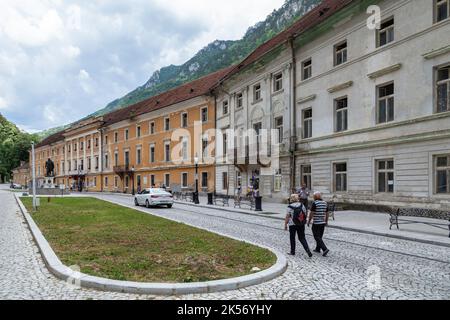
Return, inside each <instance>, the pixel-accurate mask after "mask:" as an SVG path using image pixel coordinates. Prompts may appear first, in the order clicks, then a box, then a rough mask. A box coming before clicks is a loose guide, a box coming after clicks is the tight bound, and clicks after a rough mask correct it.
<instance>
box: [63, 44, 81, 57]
mask: <svg viewBox="0 0 450 320" xmlns="http://www.w3.org/2000/svg"><path fill="white" fill-rule="evenodd" d="M62 51H63V53H64V55H65V56H66V57H67V58H69V59H74V58H77V57H78V56H79V55H80V53H81V50H80V48H78V47H75V46H72V45H70V46H68V47H64V48H63V49H62Z"/></svg>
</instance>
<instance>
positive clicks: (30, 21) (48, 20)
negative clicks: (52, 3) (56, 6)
mask: <svg viewBox="0 0 450 320" xmlns="http://www.w3.org/2000/svg"><path fill="white" fill-rule="evenodd" d="M3 16H4V17H5V18H4V20H3V23H2V25H3V27H2V29H3V32H4V33H5V34H6V36H8V37H9V38H10V39H11V40H12V41H14V42H15V43H18V44H20V45H24V46H30V47H35V46H42V45H45V44H47V43H48V42H50V41H52V40H54V39H60V38H61V37H62V27H63V23H62V20H61V18H60V17H59V15H58V13H57V12H56V10H53V9H50V10H48V11H47V12H45V13H44V14H43V15H41V16H38V15H36V16H28V17H27V16H25V15H24V14H23V13H22V12H20V11H19V10H17V9H16V8H14V7H8V6H7V7H6V8H5V12H4V13H3Z"/></svg>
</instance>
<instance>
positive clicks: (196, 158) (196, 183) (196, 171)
mask: <svg viewBox="0 0 450 320" xmlns="http://www.w3.org/2000/svg"><path fill="white" fill-rule="evenodd" d="M194 163H195V192H194V203H195V204H200V201H199V199H198V157H197V156H195V158H194Z"/></svg>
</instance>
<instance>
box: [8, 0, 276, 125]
mask: <svg viewBox="0 0 450 320" xmlns="http://www.w3.org/2000/svg"><path fill="white" fill-rule="evenodd" d="M283 2H284V0H246V1H242V0H229V1H227V2H226V3H224V2H223V1H222V0H190V1H185V0H171V1H166V0H152V1H148V0H129V1H81V0H70V1H69V0H67V1H62V0H40V1H35V0H15V1H6V0H0V7H1V10H0V44H1V45H0V95H1V98H0V110H2V114H4V115H5V116H6V117H8V118H9V119H11V120H12V121H14V122H16V123H18V124H20V127H21V128H24V129H25V128H28V129H29V130H33V131H34V130H37V129H46V128H49V127H52V126H55V125H62V124H66V123H69V122H72V121H76V120H78V119H80V118H82V117H84V116H86V115H88V114H90V113H92V112H94V111H96V110H98V109H100V108H103V107H104V106H105V105H106V104H107V103H108V102H110V101H112V100H114V99H116V98H119V97H121V96H123V95H124V94H126V93H127V92H129V91H131V90H133V89H134V88H136V87H138V86H140V85H142V84H143V83H145V82H146V81H147V80H148V78H149V77H150V76H151V74H152V73H153V72H154V71H156V70H157V69H159V68H161V67H163V66H166V65H170V64H181V63H184V62H185V61H187V60H188V59H190V58H191V57H192V56H193V55H194V54H195V53H196V52H197V51H198V50H200V49H201V48H203V47H204V46H206V45H207V44H208V43H209V42H212V41H214V40H215V39H223V40H229V39H238V38H240V37H241V36H242V35H243V34H244V33H245V31H246V30H247V28H248V27H250V26H251V25H253V24H255V23H256V22H258V21H260V20H263V19H264V18H265V17H266V15H267V14H269V13H271V11H272V10H273V9H275V8H277V7H279V6H281V4H282V3H283Z"/></svg>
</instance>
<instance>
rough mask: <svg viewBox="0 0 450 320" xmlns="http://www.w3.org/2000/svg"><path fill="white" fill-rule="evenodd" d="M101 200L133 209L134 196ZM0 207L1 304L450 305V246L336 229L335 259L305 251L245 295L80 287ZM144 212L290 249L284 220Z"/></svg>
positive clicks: (8, 198) (7, 207)
mask: <svg viewBox="0 0 450 320" xmlns="http://www.w3.org/2000/svg"><path fill="white" fill-rule="evenodd" d="M97 197H99V198H102V199H105V200H109V201H114V202H117V203H123V204H124V205H129V206H131V198H129V197H123V196H120V195H117V196H116V195H98V196H97ZM0 202H1V203H2V209H0V299H166V298H168V299H231V300H232V299H450V249H449V248H445V247H440V246H433V245H427V244H421V243H416V242H411V241H405V240H398V239H392V238H386V237H380V236H373V235H367V234H360V233H352V232H346V231H340V230H335V229H328V230H327V231H326V239H325V241H326V243H327V245H328V246H329V248H330V250H331V252H330V255H329V257H327V258H323V257H322V256H320V255H318V254H316V255H315V256H314V257H313V258H312V259H309V258H308V257H307V256H306V255H305V254H303V252H299V254H298V255H297V256H296V257H288V261H289V268H288V270H287V271H286V273H285V274H283V275H282V276H281V277H278V278H277V279H274V280H272V281H270V282H266V283H263V284H261V285H257V286H252V287H248V288H244V289H240V290H235V291H227V292H221V293H213V294H202V295H186V296H180V297H160V296H147V295H141V296H139V295H129V294H119V293H108V292H100V291H95V290H87V289H76V288H73V287H70V286H68V285H67V284H66V283H65V282H63V281H60V280H57V279H56V278H55V277H53V276H52V275H51V274H50V273H49V272H48V271H47V269H46V267H45V265H44V263H43V261H42V258H41V256H40V254H39V252H38V249H37V247H36V246H35V244H34V242H33V240H32V237H31V235H30V232H29V230H28V228H27V227H26V224H25V222H24V219H23V218H22V216H21V214H20V213H19V209H18V207H17V205H16V203H15V200H14V198H13V195H12V194H11V193H8V192H5V191H0ZM139 210H141V211H142V212H150V211H151V212H152V214H155V215H158V216H161V217H165V218H168V219H175V220H178V221H181V222H184V223H187V224H190V225H194V226H198V227H202V228H206V229H209V230H212V231H217V232H220V233H222V234H227V235H230V236H234V237H239V238H242V239H246V240H249V241H252V242H255V243H261V244H264V245H266V246H269V247H273V248H275V249H277V250H279V251H281V252H283V253H284V252H288V250H289V245H288V234H287V233H286V232H285V231H284V230H282V226H281V225H280V224H281V223H280V221H277V220H273V219H267V218H264V217H255V216H247V215H241V214H237V213H231V212H224V211H218V210H212V209H201V208H193V207H188V206H183V205H178V204H177V205H176V207H174V208H173V209H150V210H149V209H145V208H140V209H139ZM308 241H309V243H310V245H313V238H312V237H311V234H310V230H308ZM377 274H379V275H380V277H377ZM378 279H379V280H380V281H378Z"/></svg>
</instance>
